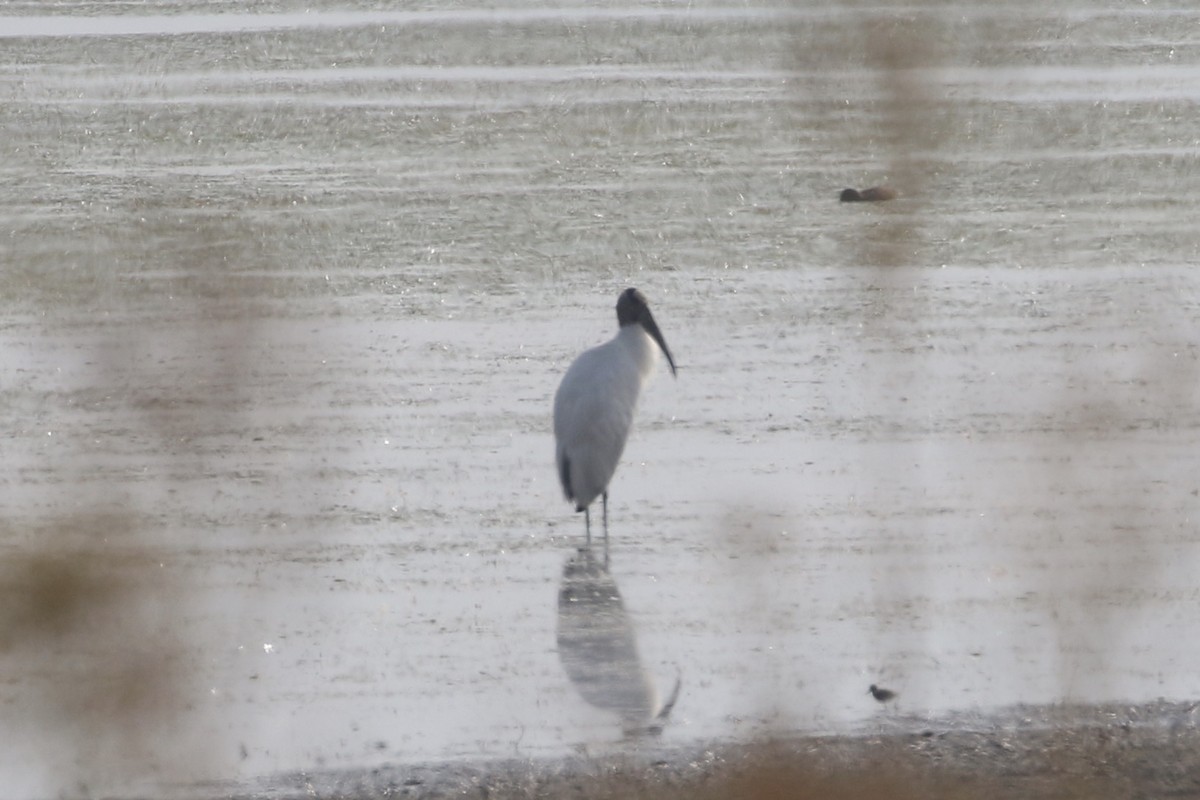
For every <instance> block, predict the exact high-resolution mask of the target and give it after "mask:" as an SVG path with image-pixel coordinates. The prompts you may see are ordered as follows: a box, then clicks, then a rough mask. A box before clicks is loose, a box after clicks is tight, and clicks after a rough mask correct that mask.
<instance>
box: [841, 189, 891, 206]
mask: <svg viewBox="0 0 1200 800" xmlns="http://www.w3.org/2000/svg"><path fill="white" fill-rule="evenodd" d="M895 197H896V190H895V189H892V188H890V187H888V186H872V187H871V188H870V189H863V190H862V191H861V192H860V191H858V190H857V189H843V190H842V196H841V198H840V199H841V201H842V202H843V203H878V202H881V201H883V200H892V199H894V198H895Z"/></svg>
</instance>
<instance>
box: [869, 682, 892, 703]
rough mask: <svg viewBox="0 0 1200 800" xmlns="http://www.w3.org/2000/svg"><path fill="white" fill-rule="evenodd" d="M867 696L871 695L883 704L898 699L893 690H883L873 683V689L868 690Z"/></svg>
mask: <svg viewBox="0 0 1200 800" xmlns="http://www.w3.org/2000/svg"><path fill="white" fill-rule="evenodd" d="M860 685H861V684H860ZM867 694H869V695H871V697H874V698H875V699H876V700H878V701H879V702H881V703H886V702H887V701H889V700H895V699H896V693H895V692H893V691H892V690H891V689H881V688H879V687H878V686H876V685H875V684H873V683H872V684H871V688H870V689H867Z"/></svg>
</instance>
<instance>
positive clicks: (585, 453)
mask: <svg viewBox="0 0 1200 800" xmlns="http://www.w3.org/2000/svg"><path fill="white" fill-rule="evenodd" d="M617 322H618V324H619V325H620V330H619V331H618V332H617V335H616V336H615V337H613V338H612V339H611V340H610V341H608V342H606V343H604V344H602V345H600V346H599V347H593V348H592V349H590V350H587V351H585V352H584V353H583V354H581V355H580V356H579V357H578V358H576V359H575V361H574V363H572V364H571V366H570V368H569V369H568V370H567V374H566V375H564V376H563V379H562V383H561V384H559V387H558V392H557V393H556V394H555V395H554V438H555V443H556V450H555V460H556V462H557V464H558V477H559V480H560V481H561V483H562V488H563V493H564V494H565V495H566V497H567V499H568V500H571V501H573V502H574V503H575V510H576V511H582V512H584V514H585V519H586V524H587V536H588V542H589V544H590V543H591V537H592V531H591V514H590V512H589V511H588V506H590V505H591V504H592V502H593V501H594V500H595V499H596V498H597V497H601V498H603V503H604V535H605V540H606V541H607V538H608V484H609V481H611V480H612V476H613V472H615V471H616V469H617V462H618V461H619V460H620V458H621V453H622V452H623V451H624V450H625V440H626V439H627V438H628V436H629V428H630V426H631V425H632V424H633V412H634V409H635V408H636V407H637V400H638V394H639V393H640V392H641V389H642V384H644V383H645V381H646V379H647V378H648V377H650V373H651V372H652V371H653V368H654V362H655V360H656V359H657V353H656V352H655V349H656V347H657V348H661V349H662V351H663V353H664V354H665V355H666V357H667V362H668V363H669V364H670V365H671V374H672V375H673V374H675V361H674V359H673V358H672V357H671V351H670V350H668V349H667V343H666V341H665V340H664V339H663V336H662V333H660V332H659V330H658V325H657V324H656V323H655V322H654V316H653V315H652V314H651V313H650V307H649V306H648V305H647V304H646V298H644V297H642V294H641V292H639V291H638V290H637V289H626V290H625V291H624V292H622V293H621V296H620V298H619V299H618V300H617Z"/></svg>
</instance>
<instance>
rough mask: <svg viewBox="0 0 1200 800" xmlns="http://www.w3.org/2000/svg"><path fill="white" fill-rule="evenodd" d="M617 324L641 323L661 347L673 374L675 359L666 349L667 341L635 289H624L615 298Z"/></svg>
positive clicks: (644, 301) (643, 298)
mask: <svg viewBox="0 0 1200 800" xmlns="http://www.w3.org/2000/svg"><path fill="white" fill-rule="evenodd" d="M617 324H619V325H620V326H621V327H622V328H624V327H625V326H626V325H641V326H642V328H643V329H644V330H645V331H646V333H648V334H650V338H651V339H653V340H654V341H655V342H656V343H657V344H658V346H659V348H661V349H662V351H663V355H665V356H666V357H667V363H668V364H670V365H671V374H672V375H674V374H675V359H674V358H672V357H671V351H670V350H668V349H667V341H666V339H664V338H663V335H662V332H661V331H660V330H659V329H658V323H656V322H655V321H654V315H653V314H651V313H650V306H649V305H648V304H647V303H646V298H645V297H643V296H642V293H641V292H639V291H638V290H637V289H626V290H625V291H623V292H621V296H620V297H619V298H617Z"/></svg>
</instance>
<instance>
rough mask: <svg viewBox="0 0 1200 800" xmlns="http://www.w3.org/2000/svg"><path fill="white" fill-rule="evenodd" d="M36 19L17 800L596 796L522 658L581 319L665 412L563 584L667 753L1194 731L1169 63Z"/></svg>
mask: <svg viewBox="0 0 1200 800" xmlns="http://www.w3.org/2000/svg"><path fill="white" fill-rule="evenodd" d="M40 8H41V6H40V5H37V4H34V5H29V6H27V7H21V6H20V5H19V4H10V5H9V6H7V7H6V13H9V14H17V13H22V12H25V13H28V14H30V15H31V16H27V17H23V18H20V19H19V20H13V19H10V18H6V19H2V20H0V37H3V38H2V39H0V41H3V43H4V49H5V52H6V53H8V54H9V58H8V59H5V66H4V67H2V68H0V92H3V94H4V99H5V102H3V103H0V141H3V142H4V145H3V148H4V152H5V158H4V159H3V161H0V171H2V173H3V177H4V180H3V183H2V185H3V188H2V189H0V220H2V221H3V227H2V228H0V231H2V232H3V236H0V259H2V263H3V266H4V268H3V270H2V271H0V298H3V301H2V302H3V308H4V312H5V313H4V316H3V322H2V327H0V353H2V354H3V356H2V360H0V398H2V401H3V407H4V408H5V410H6V412H7V413H6V414H5V423H4V441H5V458H4V461H3V465H2V466H0V487H3V494H2V496H3V511H4V513H3V520H4V521H3V522H2V523H0V548H3V552H4V554H5V556H6V565H5V569H6V574H5V576H4V580H5V584H4V585H5V586H6V589H7V591H8V593H9V596H10V598H12V599H11V600H10V602H8V603H6V605H7V606H8V607H9V608H10V609H12V610H11V611H9V612H7V616H5V617H3V618H2V619H0V648H2V652H4V654H5V661H4V663H5V668H4V677H5V679H4V681H3V682H0V704H2V707H3V709H4V713H3V714H2V715H0V736H2V737H3V739H4V740H5V741H6V742H17V743H18V744H14V745H12V746H11V747H8V748H6V750H5V752H4V753H2V754H0V779H2V782H3V783H4V784H5V785H6V786H8V787H12V792H13V793H14V796H15V795H16V794H24V795H43V796H44V795H50V794H58V793H61V792H65V793H67V794H71V793H80V794H82V793H87V792H91V793H105V792H112V793H118V794H119V793H129V792H134V791H137V788H138V787H142V786H146V785H154V784H159V783H163V782H165V783H175V782H179V781H189V780H195V779H201V778H221V779H233V780H248V779H251V778H254V777H256V776H262V775H266V774H269V773H272V772H275V771H279V770H295V769H312V768H316V767H320V766H334V765H336V766H340V767H351V768H353V767H364V768H365V767H369V766H371V765H373V764H378V763H382V762H392V763H395V762H405V761H417V760H422V761H423V760H431V759H432V760H436V759H446V758H478V757H481V756H510V755H514V754H516V755H554V754H556V753H564V752H568V751H573V750H576V749H580V748H582V749H585V750H587V751H601V750H607V749H611V748H621V747H632V746H636V745H637V742H630V741H628V740H625V739H624V738H623V734H622V727H623V726H622V724H621V722H620V721H619V720H618V716H617V714H616V713H614V712H613V711H611V710H608V711H606V710H604V709H603V708H597V707H595V706H593V705H589V703H588V702H585V700H584V697H585V696H587V697H591V698H592V699H593V700H595V697H596V694H595V692H593V691H591V689H588V688H581V687H578V686H576V685H574V684H573V683H572V681H571V678H570V677H569V675H568V670H567V669H564V662H563V659H562V658H560V655H562V654H560V653H559V652H558V646H557V642H558V638H557V637H558V635H559V631H558V625H559V609H558V598H559V592H560V589H561V588H562V587H561V581H562V577H563V570H564V565H565V564H566V562H567V559H568V558H570V557H572V556H573V555H574V554H575V552H576V548H577V547H578V546H579V545H580V544H581V540H582V534H583V524H582V520H581V519H579V518H578V517H577V516H576V515H573V514H571V513H570V512H569V508H568V507H567V505H566V504H565V503H564V502H563V501H562V500H561V498H560V495H559V490H558V487H557V484H556V479H555V475H554V469H553V465H552V446H553V445H552V440H551V435H550V431H549V413H550V401H551V397H552V395H553V391H554V388H555V386H556V385H557V381H558V379H559V377H560V376H561V374H562V372H563V371H564V370H565V368H566V366H567V364H568V363H569V362H570V359H571V358H572V357H573V356H574V355H575V354H576V353H577V352H579V351H580V350H581V349H583V348H585V347H587V346H590V345H592V344H596V343H599V342H601V341H603V340H604V339H605V338H607V337H608V336H610V335H611V333H612V329H613V327H614V324H613V323H614V320H613V304H614V302H615V299H616V296H617V294H618V292H619V291H620V290H621V289H622V288H624V287H625V286H626V285H637V286H639V287H640V288H641V289H642V290H643V291H644V292H645V293H646V295H647V296H648V297H649V298H650V301H651V303H652V306H653V307H654V310H655V315H656V317H657V318H658V321H659V323H660V325H661V326H662V329H663V332H664V334H665V335H666V337H667V340H668V342H669V343H670V345H671V347H672V350H673V351H674V353H675V356H676V358H677V360H678V361H679V363H680V371H679V376H678V378H677V379H676V380H671V379H670V378H669V377H668V376H666V375H665V374H660V375H659V376H657V378H656V379H655V381H654V382H653V383H652V384H651V385H650V386H649V387H648V388H647V390H646V392H645V394H644V396H643V402H642V406H641V408H640V411H639V417H638V423H637V427H636V430H635V432H634V435H633V437H632V439H631V440H630V443H629V446H628V448H627V451H626V454H625V457H624V459H623V463H622V466H621V468H620V469H619V471H618V473H617V477H616V479H615V481H614V483H613V485H612V487H611V490H612V503H611V508H610V512H611V520H612V540H611V552H610V558H611V563H610V568H609V572H608V576H607V578H610V579H611V581H612V583H613V585H614V586H617V587H619V592H620V595H621V598H622V600H623V603H622V605H621V608H622V610H623V612H624V614H625V615H626V619H625V621H626V622H628V625H629V629H628V631H626V629H625V628H622V634H621V635H622V636H623V637H624V636H626V635H627V633H629V632H630V631H631V632H632V636H633V638H634V640H635V641H636V647H634V648H633V649H632V650H631V649H630V647H629V640H628V639H627V638H623V639H622V640H621V641H622V645H621V646H622V648H623V649H622V650H621V653H622V662H621V663H622V664H624V665H626V667H628V669H629V672H628V674H629V675H630V676H631V680H633V679H635V678H636V679H637V680H639V681H640V680H642V679H644V678H646V677H649V678H651V679H652V680H653V682H654V683H656V684H657V686H658V689H659V692H660V695H666V694H668V693H669V691H670V688H671V686H672V684H673V683H674V681H675V677H676V675H680V676H681V677H682V691H681V694H680V696H679V699H678V703H677V704H676V706H675V708H674V710H673V712H672V715H671V718H670V721H669V724H667V726H666V728H665V730H664V731H663V733H662V734H661V739H662V741H663V742H664V743H667V744H672V743H684V742H691V741H696V740H701V739H707V738H710V737H732V738H741V737H748V736H751V735H754V734H757V733H761V732H764V731H792V730H799V731H827V730H849V731H853V730H860V729H862V728H863V727H864V726H873V725H876V724H878V721H879V719H880V710H879V709H878V708H877V707H876V705H875V703H874V701H872V700H871V698H870V697H869V696H867V695H866V689H867V686H868V685H869V684H871V683H880V684H882V685H885V686H887V687H889V688H892V689H894V690H896V691H898V692H899V694H900V698H899V701H898V706H899V708H898V709H897V711H896V714H895V716H899V717H900V718H905V717H906V715H923V714H928V713H942V712H948V711H974V710H987V709H994V708H998V707H1002V706H1007V705H1010V704H1013V703H1018V702H1022V703H1038V702H1055V701H1058V700H1083V701H1088V700H1095V701H1098V702H1105V701H1117V700H1128V701H1139V700H1147V699H1153V698H1157V697H1165V698H1168V699H1182V698H1188V697H1192V696H1195V695H1196V694H1197V692H1198V691H1200V678H1198V677H1197V675H1196V673H1195V670H1194V669H1193V665H1194V664H1195V663H1196V661H1197V656H1198V655H1200V653H1197V646H1196V644H1195V642H1196V641H1197V637H1196V636H1195V633H1196V630H1195V628H1196V622H1195V614H1194V613H1193V612H1192V609H1193V608H1194V604H1195V601H1196V599H1197V591H1198V590H1197V589H1195V587H1194V579H1193V576H1194V572H1195V566H1196V563H1197V558H1198V556H1200V542H1198V537H1197V533H1196V526H1195V523H1194V522H1193V521H1192V520H1191V513H1192V510H1193V508H1194V506H1195V504H1196V503H1197V494H1196V493H1197V487H1196V480H1195V478H1194V476H1195V475H1196V474H1197V458H1198V456H1197V455H1196V454H1197V452H1200V451H1198V449H1197V446H1196V445H1197V438H1198V437H1197V432H1198V430H1200V417H1198V414H1197V412H1196V411H1195V404H1194V402H1193V397H1194V394H1195V386H1196V383H1197V377H1198V375H1200V364H1198V357H1200V350H1198V348H1197V345H1196V341H1195V340H1196V337H1195V333H1194V330H1195V324H1194V319H1195V317H1196V313H1197V293H1196V285H1195V279H1194V277H1193V270H1194V263H1195V262H1196V259H1197V246H1198V244H1200V233H1198V232H1197V226H1196V225H1195V219H1194V213H1193V209H1192V203H1191V202H1190V200H1189V198H1190V197H1194V196H1195V195H1196V193H1197V190H1198V189H1200V186H1198V184H1200V170H1197V158H1196V152H1197V151H1196V147H1197V143H1198V139H1200V135H1198V134H1197V133H1196V132H1195V125H1194V114H1193V113H1192V110H1193V106H1194V103H1195V101H1196V99H1197V97H1198V96H1200V88H1197V86H1198V84H1197V83H1196V80H1195V77H1196V74H1197V70H1198V69H1200V39H1198V38H1197V34H1196V31H1197V30H1200V27H1198V26H1197V24H1196V23H1197V21H1198V20H1197V16H1198V15H1197V14H1196V13H1190V12H1163V13H1158V12H1155V11H1152V10H1145V9H1136V10H1127V9H1123V8H1107V7H1093V6H1090V5H1088V4H1086V3H1082V2H1081V3H1073V4H1069V6H1068V7H1065V8H1062V9H1058V8H1056V9H1048V8H1045V7H1043V6H1042V5H1034V4H1028V5H1026V4H1013V5H1011V6H1005V7H1004V8H1003V9H998V10H989V11H979V10H978V9H976V8H975V7H974V6H970V7H967V6H962V7H959V6H954V5H950V6H938V7H937V8H930V7H924V6H912V7H910V8H903V7H897V8H896V9H893V10H890V11H886V10H881V9H877V8H873V7H865V6H861V7H860V6H847V7H845V8H841V9H827V8H820V9H810V8H806V7H796V8H786V9H773V8H749V9H746V8H740V9H739V8H725V7H719V8H716V7H715V8H688V9H684V8H673V7H664V8H657V9H650V10H647V9H641V8H637V9H635V8H626V7H622V6H610V7H606V8H603V9H593V8H590V7H587V8H582V7H567V8H542V7H532V6H531V7H522V8H515V9H499V10H494V11H487V12H481V11H475V10H472V9H459V10H449V11H425V10H416V9H414V10H405V11H397V12H381V11H378V10H377V9H374V8H370V7H367V6H354V5H345V6H336V7H335V6H329V7H324V6H318V7H317V12H318V13H305V12H304V9H302V8H299V7H294V6H293V5H291V4H288V3H277V4H254V5H250V6H247V7H246V12H247V13H245V14H239V15H230V14H225V13H223V12H224V11H226V10H227V9H226V8H225V7H224V4H220V3H204V2H195V3H168V2H162V3H159V4H158V5H157V6H153V5H152V6H138V7H137V8H136V9H131V10H130V13H128V14H124V15H117V16H112V10H111V7H110V6H109V5H107V4H95V5H89V4H82V5H77V6H76V7H75V8H76V11H77V13H75V14H72V15H71V16H58V17H49V16H36V14H39V13H40V12H39V9H40ZM93 11H94V12H96V15H94V16H89V14H90V13H91V12H93ZM87 31H95V32H96V33H95V34H94V35H88V34H87ZM884 182H888V183H891V184H893V185H895V186H897V188H898V189H899V191H900V193H901V197H900V199H898V200H896V201H894V202H892V203H889V204H886V205H868V204H861V205H842V204H839V203H838V202H836V197H837V195H838V193H839V192H840V190H841V189H842V188H843V187H844V186H850V185H857V186H866V185H871V184H875V183H884ZM605 585H607V584H605ZM622 624H625V622H622ZM630 652H636V655H637V656H638V658H639V659H640V668H641V672H640V673H639V672H638V670H637V669H634V668H633V667H632V666H629V664H630V659H629V657H628V656H629V653H630ZM569 658H577V656H576V655H569ZM573 663H577V662H573ZM624 668H625V667H623V669H624ZM576 671H578V670H576ZM592 688H595V687H592ZM662 699H663V698H662V697H660V701H661V700H662ZM639 702H640V701H639ZM626 727H627V726H626ZM18 732H19V735H18Z"/></svg>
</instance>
